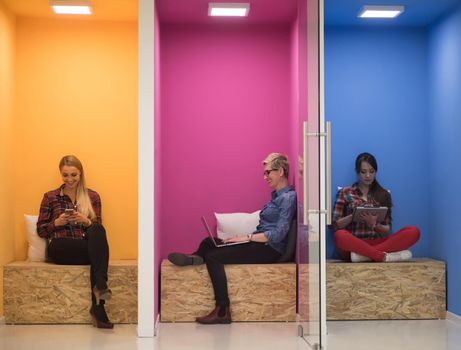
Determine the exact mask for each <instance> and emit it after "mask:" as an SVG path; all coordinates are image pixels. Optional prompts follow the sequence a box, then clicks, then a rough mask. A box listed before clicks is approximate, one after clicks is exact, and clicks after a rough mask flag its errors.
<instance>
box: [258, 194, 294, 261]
mask: <svg viewBox="0 0 461 350" xmlns="http://www.w3.org/2000/svg"><path fill="white" fill-rule="evenodd" d="M295 213H296V192H295V191H294V190H293V188H292V187H291V186H287V187H284V188H282V189H281V190H278V191H273V192H272V195H271V200H270V201H269V203H267V204H266V205H264V207H263V209H262V210H261V213H260V214H259V225H258V226H257V227H256V231H255V232H264V235H265V236H266V237H267V239H268V243H267V244H269V246H271V247H272V248H274V249H275V250H276V251H278V252H279V253H280V254H283V253H284V252H285V248H286V244H287V243H286V238H287V233H288V230H289V229H290V224H291V221H292V220H293V218H294V216H295Z"/></svg>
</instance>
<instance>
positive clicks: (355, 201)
mask: <svg viewBox="0 0 461 350" xmlns="http://www.w3.org/2000/svg"><path fill="white" fill-rule="evenodd" d="M389 196H390V194H389ZM367 205H371V206H380V203H378V202H377V201H376V200H374V199H373V198H372V197H371V196H370V194H369V195H368V198H367V199H366V200H365V199H363V198H362V193H361V192H360V190H359V188H358V187H357V186H356V185H355V184H354V185H352V187H344V188H342V189H340V190H339V191H338V194H337V195H336V202H335V208H334V210H333V228H334V229H335V230H337V229H338V227H337V225H336V221H338V220H339V219H341V218H343V217H345V216H348V215H351V214H352V213H353V212H354V209H355V208H356V207H363V206H367ZM390 211H391V208H389V211H388V213H387V215H386V217H385V218H384V221H383V222H380V224H383V225H390V224H391V216H390ZM345 229H346V230H348V231H350V232H352V234H353V235H354V236H356V237H359V238H368V239H374V238H381V237H386V236H387V235H388V234H380V233H377V232H374V231H372V230H371V229H370V228H369V227H367V225H366V224H365V223H364V222H360V223H355V222H352V223H351V224H350V225H349V226H347V227H346V228H345Z"/></svg>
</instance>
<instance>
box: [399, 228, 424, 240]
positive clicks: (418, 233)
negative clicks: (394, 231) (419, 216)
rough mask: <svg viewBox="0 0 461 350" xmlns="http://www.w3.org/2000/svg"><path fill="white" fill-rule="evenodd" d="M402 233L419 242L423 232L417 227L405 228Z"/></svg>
mask: <svg viewBox="0 0 461 350" xmlns="http://www.w3.org/2000/svg"><path fill="white" fill-rule="evenodd" d="M400 231H401V232H404V233H405V234H406V235H411V236H413V237H414V239H415V240H419V237H420V236H421V231H420V230H419V228H417V227H416V226H405V227H402V229H401V230H400Z"/></svg>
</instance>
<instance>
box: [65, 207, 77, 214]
mask: <svg viewBox="0 0 461 350" xmlns="http://www.w3.org/2000/svg"><path fill="white" fill-rule="evenodd" d="M64 213H66V214H67V215H72V214H74V213H75V209H70V208H68V209H65V210H64Z"/></svg>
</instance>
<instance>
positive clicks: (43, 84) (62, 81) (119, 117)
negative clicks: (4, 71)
mask: <svg viewBox="0 0 461 350" xmlns="http://www.w3.org/2000/svg"><path fill="white" fill-rule="evenodd" d="M16 34H17V37H16V45H17V51H16V81H15V85H16V95H15V108H16V113H15V125H14V126H15V142H14V144H15V162H16V164H15V185H16V192H15V199H16V203H15V213H14V216H15V223H14V229H15V259H16V260H20V259H25V258H26V251H27V242H26V237H25V234H24V225H23V218H22V215H23V214H24V213H29V214H37V213H38V210H39V205H40V201H41V199H42V196H43V193H44V192H46V191H48V190H51V189H54V188H57V187H58V186H59V185H60V184H61V180H60V176H59V171H58V162H59V160H60V158H61V157H62V156H63V155H65V154H75V155H76V156H77V157H79V158H80V160H81V161H82V163H83V166H84V168H85V172H86V176H87V185H88V187H90V188H92V189H94V190H96V191H98V192H99V194H100V195H101V198H102V205H103V208H102V211H103V223H104V225H105V227H106V230H107V232H108V237H109V245H110V249H111V252H110V254H111V259H136V258H137V23H136V22H110V21H84V20H68V19H66V20H62V19H33V18H18V19H17V33H16Z"/></svg>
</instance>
